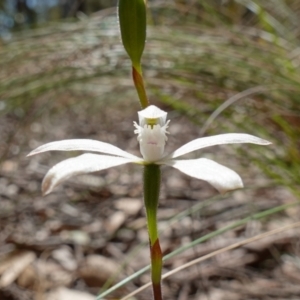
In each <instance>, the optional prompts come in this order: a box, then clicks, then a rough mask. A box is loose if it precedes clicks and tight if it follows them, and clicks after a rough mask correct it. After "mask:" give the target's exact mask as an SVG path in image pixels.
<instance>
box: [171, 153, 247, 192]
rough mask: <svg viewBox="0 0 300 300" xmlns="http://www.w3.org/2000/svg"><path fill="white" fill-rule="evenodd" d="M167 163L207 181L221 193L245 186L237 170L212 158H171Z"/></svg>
mask: <svg viewBox="0 0 300 300" xmlns="http://www.w3.org/2000/svg"><path fill="white" fill-rule="evenodd" d="M165 164H167V165H169V166H172V167H174V168H176V169H178V170H179V171H181V172H183V173H185V174H187V175H189V176H191V177H195V178H197V179H201V180H205V181H207V182H208V183H210V184H211V185H212V186H213V187H214V188H216V189H217V190H218V191H219V192H220V193H225V192H227V191H231V190H235V189H239V188H242V187H243V182H242V179H241V177H240V176H239V175H238V174H237V173H236V172H234V171H233V170H231V169H229V168H227V167H225V166H223V165H220V164H218V163H216V162H215V161H212V160H210V159H206V158H198V159H187V160H171V161H165Z"/></svg>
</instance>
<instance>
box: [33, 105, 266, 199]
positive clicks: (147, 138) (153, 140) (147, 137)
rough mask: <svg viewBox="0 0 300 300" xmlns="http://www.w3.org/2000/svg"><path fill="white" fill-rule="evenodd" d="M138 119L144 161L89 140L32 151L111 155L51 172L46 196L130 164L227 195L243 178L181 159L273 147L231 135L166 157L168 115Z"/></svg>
mask: <svg viewBox="0 0 300 300" xmlns="http://www.w3.org/2000/svg"><path fill="white" fill-rule="evenodd" d="M138 116H139V125H138V124H137V123H136V122H134V126H135V128H136V130H135V131H134V133H137V134H138V137H137V139H138V141H139V144H140V151H141V153H142V156H143V158H139V157H137V156H135V155H132V154H130V153H128V152H126V151H123V150H121V149H120V148H118V147H116V146H113V145H111V144H108V143H104V142H100V141H95V140H88V139H75V140H62V141H57V142H52V143H48V144H45V145H42V146H40V147H38V148H37V149H35V150H33V151H32V152H30V153H29V154H28V156H31V155H35V154H38V153H42V152H46V151H53V150H58V151H78V150H80V151H90V152H100V153H105V154H108V155H103V154H92V153H86V154H82V155H80V156H77V157H75V158H69V159H66V160H64V161H62V162H60V163H58V164H57V165H55V166H54V167H52V168H51V169H50V170H49V171H48V173H47V174H46V176H45V178H44V180H43V183H42V191H43V194H44V195H46V194H49V193H50V192H51V191H52V190H53V189H54V187H56V186H57V185H58V184H59V183H61V182H62V181H64V180H66V179H68V178H70V177H71V176H74V175H79V174H85V173H91V172H96V171H101V170H105V169H108V168H111V167H115V166H119V165H123V164H127V163H136V164H141V165H147V164H157V165H169V166H172V167H173V168H175V169H178V170H180V171H181V172H183V173H185V174H187V175H189V176H191V177H194V178H198V179H201V180H204V181H207V182H208V183H210V184H211V185H212V186H213V187H215V188H216V189H217V190H218V191H219V192H221V193H224V192H226V191H230V190H234V189H238V188H242V187H243V182H242V179H241V178H240V176H239V175H238V174H237V173H236V172H235V171H233V170H231V169H229V168H227V167H225V166H223V165H220V164H218V163H216V162H214V161H212V160H210V159H206V158H198V159H181V160H180V159H178V157H180V156H182V155H185V154H187V153H190V152H192V151H196V150H199V149H202V148H206V147H210V146H215V145H222V144H237V143H251V144H258V145H269V144H271V143H270V142H268V141H266V140H263V139H260V138H258V137H255V136H252V135H249V134H240V133H229V134H220V135H215V136H210V137H203V138H198V139H195V140H193V141H191V142H189V143H187V144H185V145H183V146H182V147H180V148H179V149H177V150H175V151H174V152H172V153H171V154H169V155H165V154H164V148H165V144H166V141H167V134H168V133H169V132H168V131H167V128H168V124H169V122H170V121H166V119H167V113H166V112H164V111H163V110H161V109H159V108H158V107H156V106H154V105H151V106H148V107H147V108H146V109H144V110H142V111H139V112H138Z"/></svg>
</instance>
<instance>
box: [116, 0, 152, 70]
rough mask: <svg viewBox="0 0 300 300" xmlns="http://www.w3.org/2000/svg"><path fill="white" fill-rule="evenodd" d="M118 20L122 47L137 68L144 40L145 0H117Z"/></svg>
mask: <svg viewBox="0 0 300 300" xmlns="http://www.w3.org/2000/svg"><path fill="white" fill-rule="evenodd" d="M119 22H120V30H121V37H122V42H123V45H124V48H125V50H126V52H127V53H128V55H129V57H130V59H131V61H132V65H133V66H134V67H136V68H137V69H138V68H139V66H140V62H141V57H142V54H143V51H144V48H145V41H146V4H145V1H144V0H119Z"/></svg>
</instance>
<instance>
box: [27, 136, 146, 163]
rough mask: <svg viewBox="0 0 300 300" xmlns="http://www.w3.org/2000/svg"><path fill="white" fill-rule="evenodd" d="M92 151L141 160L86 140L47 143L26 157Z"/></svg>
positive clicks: (100, 143)
mask: <svg viewBox="0 0 300 300" xmlns="http://www.w3.org/2000/svg"><path fill="white" fill-rule="evenodd" d="M53 150H55V151H94V152H102V153H106V154H111V155H117V156H121V157H125V158H132V159H137V160H141V159H140V158H138V157H137V156H135V155H132V154H130V153H128V152H126V151H123V150H122V149H120V148H118V147H116V146H114V145H111V144H108V143H104V142H100V141H96V140H88V139H76V140H62V141H56V142H51V143H47V144H45V145H42V146H40V147H38V148H36V149H35V150H33V151H31V152H30V153H29V154H28V155H27V156H31V155H35V154H38V153H42V152H46V151H53Z"/></svg>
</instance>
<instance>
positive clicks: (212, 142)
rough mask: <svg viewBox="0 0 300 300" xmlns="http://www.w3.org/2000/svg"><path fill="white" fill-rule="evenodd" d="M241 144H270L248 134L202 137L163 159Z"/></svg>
mask: <svg viewBox="0 0 300 300" xmlns="http://www.w3.org/2000/svg"><path fill="white" fill-rule="evenodd" d="M243 143H250V144H257V145H270V144H271V143H270V142H269V141H266V140H263V139H261V138H258V137H256V136H253V135H250V134H245V133H227V134H219V135H214V136H208V137H203V138H199V139H196V140H193V141H191V142H189V143H187V144H185V145H183V146H181V147H180V148H178V149H177V150H175V151H174V152H172V153H171V154H169V155H168V156H166V158H164V160H166V159H170V158H176V157H179V156H181V155H184V154H187V153H190V152H193V151H196V150H199V149H202V148H206V147H210V146H216V145H223V144H243Z"/></svg>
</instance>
